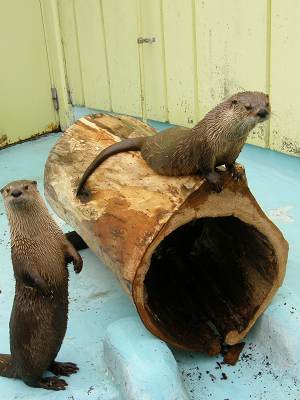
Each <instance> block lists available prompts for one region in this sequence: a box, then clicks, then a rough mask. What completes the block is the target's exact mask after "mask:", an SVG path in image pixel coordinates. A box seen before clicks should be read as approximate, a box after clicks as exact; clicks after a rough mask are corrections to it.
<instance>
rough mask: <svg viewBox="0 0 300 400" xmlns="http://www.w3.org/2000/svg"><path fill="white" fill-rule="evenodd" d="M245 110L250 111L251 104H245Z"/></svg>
mask: <svg viewBox="0 0 300 400" xmlns="http://www.w3.org/2000/svg"><path fill="white" fill-rule="evenodd" d="M245 108H246V110H248V111H250V110H252V108H253V107H252V106H251V104H245Z"/></svg>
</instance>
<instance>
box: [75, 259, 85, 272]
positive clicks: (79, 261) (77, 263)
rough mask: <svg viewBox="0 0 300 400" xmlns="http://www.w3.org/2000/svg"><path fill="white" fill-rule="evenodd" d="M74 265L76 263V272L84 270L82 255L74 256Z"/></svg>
mask: <svg viewBox="0 0 300 400" xmlns="http://www.w3.org/2000/svg"><path fill="white" fill-rule="evenodd" d="M73 265H74V271H75V272H76V274H79V272H80V271H81V270H82V265H83V261H82V258H81V257H80V256H79V257H76V258H74V260H73Z"/></svg>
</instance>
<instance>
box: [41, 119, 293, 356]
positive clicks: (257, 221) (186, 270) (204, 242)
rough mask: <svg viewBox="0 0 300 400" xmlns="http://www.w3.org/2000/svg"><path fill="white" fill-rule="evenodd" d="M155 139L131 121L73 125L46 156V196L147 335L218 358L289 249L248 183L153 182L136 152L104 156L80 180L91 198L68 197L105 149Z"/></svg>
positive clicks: (253, 311) (254, 312)
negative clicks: (116, 285) (110, 276)
mask: <svg viewBox="0 0 300 400" xmlns="http://www.w3.org/2000/svg"><path fill="white" fill-rule="evenodd" d="M154 133H155V131H154V130H153V129H152V128H150V127H149V126H148V125H146V124H143V123H142V122H140V121H138V120H136V119H134V118H130V117H124V116H122V117H114V116H109V115H103V114H98V115H93V116H89V117H85V118H81V119H80V120H78V121H77V122H76V123H75V124H74V125H72V126H71V127H70V128H69V129H68V130H67V131H66V132H65V133H64V134H63V135H62V137H61V138H60V139H59V140H58V142H57V143H56V145H55V146H54V147H53V149H52V151H51V152H50V154H49V158H48V160H47V164H46V169H45V194H46V198H47V200H48V202H49V204H50V205H51V207H52V208H53V209H54V211H55V212H56V213H57V214H58V215H59V216H60V217H61V218H62V219H64V220H65V221H66V222H67V223H69V224H70V225H71V226H72V227H73V228H74V229H75V230H76V231H77V232H78V233H79V234H80V235H81V236H82V237H83V239H84V240H85V241H86V243H87V244H88V245H89V247H90V248H91V249H92V250H93V251H94V253H95V254H96V255H97V256H98V257H99V258H100V259H101V260H102V261H103V262H104V263H105V264H106V265H107V266H108V267H109V268H110V269H111V270H112V271H113V272H114V273H115V274H116V275H117V276H118V278H119V280H120V282H121V284H122V286H123V288H124V289H125V290H126V291H127V292H128V293H129V294H130V296H132V298H133V301H134V302H135V305H136V308H137V310H138V312H139V315H140V317H141V319H142V321H143V323H144V324H145V326H146V327H147V328H148V329H149V330H150V331H151V332H152V333H153V334H154V335H156V336H158V337H160V338H161V339H163V340H165V341H166V342H168V343H169V344H171V345H173V346H176V347H178V348H182V349H187V350H195V351H205V352H207V353H208V354H217V353H219V352H220V345H221V343H222V342H225V343H227V344H235V343H238V342H239V341H241V340H242V339H243V338H244V337H245V335H246V334H247V332H248V331H249V329H250V328H251V327H252V325H253V324H254V323H255V321H256V320H257V318H258V317H259V316H260V315H261V314H262V313H263V311H264V310H265V309H266V307H267V305H268V304H269V303H270V301H271V299H272V297H273V296H274V294H275V292H276V291H277V289H278V288H279V286H280V285H281V283H282V281H283V278H284V274H285V267H286V261H287V253H288V244H287V242H286V241H285V240H284V238H283V236H282V234H281V232H280V231H279V229H278V228H277V227H276V226H275V225H274V224H273V223H272V222H271V221H270V220H269V219H268V217H267V216H266V215H265V214H264V213H263V211H262V210H261V208H260V207H259V205H258V204H257V202H256V200H255V199H254V197H253V196H252V194H251V193H250V191H249V188H248V186H247V182H246V179H244V180H241V181H239V182H235V181H233V180H232V179H231V177H230V176H229V174H228V173H227V172H225V171H223V172H222V175H223V178H224V189H223V191H222V192H221V193H219V194H217V193H214V192H211V190H210V188H209V186H208V184H207V182H206V181H205V180H204V179H203V178H200V177H198V176H187V177H166V176H160V175H157V174H156V173H155V172H153V171H152V169H151V168H150V167H148V166H147V164H146V163H145V161H144V160H143V159H142V158H141V156H140V153H139V152H127V153H122V154H118V155H115V156H112V157H111V158H109V159H107V160H106V161H105V162H104V163H103V164H102V165H101V166H99V167H98V168H97V169H96V171H95V172H94V173H93V174H92V175H91V177H90V178H89V179H88V181H87V184H86V185H87V188H88V190H89V192H90V197H89V198H88V199H86V201H82V200H80V199H78V198H76V197H75V191H76V188H77V184H78V182H79V179H80V177H81V176H82V174H83V172H84V170H85V168H86V167H87V166H88V165H89V164H90V162H91V161H92V160H93V159H94V157H95V156H96V155H97V154H98V153H99V152H100V151H101V150H102V149H103V148H105V147H107V146H109V145H110V144H113V143H115V142H116V141H118V140H120V139H119V137H122V138H126V137H134V136H145V135H152V134H154ZM241 168H242V167H241Z"/></svg>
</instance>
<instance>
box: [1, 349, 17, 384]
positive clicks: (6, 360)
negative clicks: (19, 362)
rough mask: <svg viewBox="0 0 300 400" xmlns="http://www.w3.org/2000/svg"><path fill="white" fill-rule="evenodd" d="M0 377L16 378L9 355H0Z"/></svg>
mask: <svg viewBox="0 0 300 400" xmlns="http://www.w3.org/2000/svg"><path fill="white" fill-rule="evenodd" d="M0 376H5V377H6V378H16V372H15V369H14V367H13V365H12V359H11V355H10V354H0Z"/></svg>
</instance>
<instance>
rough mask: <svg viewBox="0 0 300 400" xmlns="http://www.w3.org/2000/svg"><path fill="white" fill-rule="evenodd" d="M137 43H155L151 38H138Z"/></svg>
mask: <svg viewBox="0 0 300 400" xmlns="http://www.w3.org/2000/svg"><path fill="white" fill-rule="evenodd" d="M137 42H138V44H142V43H154V42H156V38H155V37H152V38H143V37H139V38H137Z"/></svg>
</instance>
